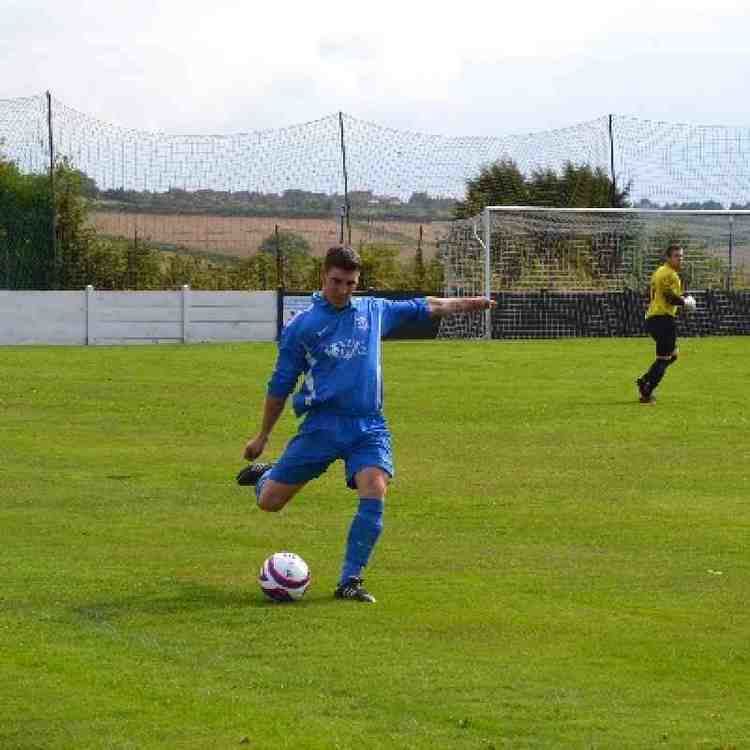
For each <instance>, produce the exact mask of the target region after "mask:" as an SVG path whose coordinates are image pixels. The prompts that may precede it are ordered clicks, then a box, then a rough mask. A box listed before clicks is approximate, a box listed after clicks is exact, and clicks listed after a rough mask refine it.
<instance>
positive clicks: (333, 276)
mask: <svg viewBox="0 0 750 750" xmlns="http://www.w3.org/2000/svg"><path fill="white" fill-rule="evenodd" d="M358 283H359V271H345V270H344V269H343V268H336V267H335V266H334V267H333V268H331V269H330V270H329V271H324V272H323V296H324V297H325V298H326V299H327V300H328V301H329V302H330V303H331V304H332V305H333V306H334V307H346V306H347V305H348V304H349V300H350V299H351V298H352V294H354V290H355V289H356V288H357V284H358Z"/></svg>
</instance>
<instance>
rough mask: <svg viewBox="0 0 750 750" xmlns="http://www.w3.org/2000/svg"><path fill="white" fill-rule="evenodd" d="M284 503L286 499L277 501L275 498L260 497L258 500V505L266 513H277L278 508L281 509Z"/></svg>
mask: <svg viewBox="0 0 750 750" xmlns="http://www.w3.org/2000/svg"><path fill="white" fill-rule="evenodd" d="M285 505H286V500H281V501H279V500H278V499H276V498H266V497H261V498H260V500H258V507H259V508H260V509H261V510H264V511H266V513H278V512H279V511H280V510H283V508H284V506H285Z"/></svg>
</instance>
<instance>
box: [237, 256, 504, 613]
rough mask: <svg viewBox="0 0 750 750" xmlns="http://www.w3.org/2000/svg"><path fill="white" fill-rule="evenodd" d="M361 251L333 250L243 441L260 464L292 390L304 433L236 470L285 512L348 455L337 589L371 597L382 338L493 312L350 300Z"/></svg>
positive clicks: (435, 303)
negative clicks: (346, 515) (418, 324)
mask: <svg viewBox="0 0 750 750" xmlns="http://www.w3.org/2000/svg"><path fill="white" fill-rule="evenodd" d="M360 268H361V262H360V258H359V255H358V254H357V253H356V252H355V251H354V250H352V249H351V248H349V247H332V248H331V249H330V250H329V251H328V253H327V255H326V258H325V262H324V264H323V274H322V285H323V286H322V290H321V291H320V292H316V293H315V294H314V295H313V298H312V304H311V305H310V307H309V308H307V309H306V310H304V311H302V312H300V313H299V314H298V315H296V316H295V317H294V319H293V320H292V321H291V322H290V323H289V324H288V325H287V326H286V327H285V328H284V331H283V333H282V335H281V340H280V342H279V353H278V358H277V360H276V367H275V369H274V371H273V375H272V376H271V380H270V382H269V384H268V391H267V394H266V400H265V406H264V410H263V419H262V424H261V428H260V430H259V432H258V433H257V434H256V435H255V437H253V438H252V439H251V440H250V441H249V442H248V443H247V445H246V446H245V452H244V457H245V458H246V459H247V460H248V461H254V460H255V459H257V458H258V457H260V455H261V454H262V453H263V451H264V450H265V447H266V444H267V442H268V437H269V435H270V434H271V431H272V430H273V428H274V425H275V424H276V422H277V421H278V419H279V417H280V416H281V413H282V411H283V410H284V405H285V403H286V399H287V397H288V396H289V394H291V393H292V391H293V390H294V387H295V385H296V383H297V379H298V378H299V376H300V375H304V379H303V382H302V385H301V387H300V389H299V390H298V391H297V392H296V393H295V394H294V397H293V406H294V411H295V414H296V415H297V416H298V417H301V416H303V415H304V416H305V419H304V421H303V422H302V424H301V425H300V427H299V430H298V432H297V434H296V435H295V436H294V437H293V438H292V439H291V440H290V441H289V443H288V444H287V446H286V448H285V450H284V452H283V454H282V455H281V457H280V458H279V459H278V461H276V462H275V463H252V464H250V465H249V466H246V467H245V468H244V469H242V471H240V473H239V474H238V475H237V482H238V483H239V484H241V485H254V486H255V495H256V498H257V502H258V507H259V508H260V509H261V510H265V511H271V512H274V511H280V510H281V509H282V508H283V507H284V506H285V505H286V504H287V503H288V502H289V501H290V500H291V499H292V498H293V497H294V496H295V495H296V494H297V493H298V492H299V491H300V490H301V489H302V488H303V487H304V486H305V484H307V482H309V481H310V480H311V479H314V478H316V477H319V476H320V475H321V474H323V473H324V472H325V471H326V469H327V468H328V467H329V466H330V465H331V463H333V462H334V461H335V460H337V459H343V461H344V463H345V469H346V484H347V486H348V487H349V488H350V489H353V490H356V491H357V493H358V495H359V507H358V509H357V512H356V515H355V516H354V519H353V521H352V524H351V527H350V529H349V534H348V537H347V542H346V549H345V554H344V563H343V566H342V569H341V578H340V580H339V584H338V586H337V587H336V590H335V591H334V596H335V597H337V598H339V599H353V600H356V601H361V602H374V601H375V597H374V596H373V595H372V594H370V593H369V592H368V591H367V590H366V589H365V587H364V585H363V580H362V570H363V568H364V567H365V566H366V565H367V563H368V561H369V559H370V555H371V554H372V551H373V549H374V547H375V544H376V543H377V541H378V538H379V537H380V534H381V532H382V530H383V503H384V499H385V494H386V490H387V488H388V483H389V481H390V480H391V479H392V477H393V474H394V469H393V458H392V455H391V436H390V432H389V430H388V425H387V424H386V421H385V418H384V417H383V412H382V408H383V381H382V367H381V339H382V337H383V336H385V335H386V334H387V333H388V332H389V331H391V330H393V329H394V328H396V327H397V326H399V325H401V324H402V323H406V322H408V321H423V320H428V319H429V318H431V317H439V316H442V315H450V314H452V313H466V312H474V311H479V310H486V309H488V308H490V307H494V306H495V302H493V301H491V300H489V299H487V298H486V297H461V298H448V299H446V298H440V297H421V298H417V299H411V300H398V301H395V300H385V299H378V298H375V297H353V296H352V295H353V293H354V291H355V289H356V288H357V283H358V282H359V273H360Z"/></svg>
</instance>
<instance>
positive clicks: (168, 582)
mask: <svg viewBox="0 0 750 750" xmlns="http://www.w3.org/2000/svg"><path fill="white" fill-rule="evenodd" d="M749 343H750V340H748V339H742V338H734V339H732V338H726V339H693V340H683V341H682V350H683V356H682V358H681V360H680V362H679V363H678V364H677V365H676V366H675V367H673V368H671V369H670V371H669V372H668V373H667V376H666V378H665V380H664V383H663V385H662V387H661V389H660V400H659V403H658V405H657V406H655V407H648V406H641V405H639V404H637V403H636V402H635V400H634V393H635V389H634V386H633V382H632V381H633V378H634V376H635V375H636V374H638V373H639V372H640V371H642V370H643V369H645V367H646V366H647V365H648V363H649V361H650V358H651V351H652V347H651V345H650V343H648V342H647V341H645V340H643V339H639V340H638V339H636V340H583V341H562V342H520V343H494V344H491V345H486V344H483V343H457V342H456V343H453V342H451V343H437V342H425V343H393V344H388V345H386V347H385V381H386V407H387V414H388V416H389V419H390V423H391V427H392V429H393V433H394V446H395V455H396V465H397V479H396V482H395V483H394V484H393V486H392V488H391V492H390V494H389V498H388V502H387V505H388V509H387V512H386V533H385V534H384V535H383V538H382V540H381V543H380V546H379V548H378V550H377V552H376V555H375V559H374V561H373V564H372V566H371V568H370V570H368V575H367V582H368V586H369V587H370V588H371V589H372V591H373V592H374V593H375V594H376V595H377V596H378V599H379V602H378V604H377V605H375V606H374V607H368V606H366V605H358V604H355V603H350V602H339V601H335V600H333V599H332V597H331V591H332V589H333V586H334V584H335V579H336V575H337V572H338V568H339V563H340V557H341V553H342V549H343V541H344V537H345V534H346V530H347V527H348V524H349V521H350V519H351V515H352V512H353V509H354V507H355V500H356V498H355V497H354V495H353V494H352V493H351V492H349V491H347V490H346V489H345V488H344V484H343V470H342V468H341V466H340V464H337V465H336V466H335V467H334V468H333V469H332V470H331V471H330V472H329V474H328V475H326V476H325V477H323V478H322V479H320V480H318V481H317V482H315V483H313V484H311V485H310V486H309V488H308V489H307V490H306V491H305V493H304V494H303V495H301V496H299V497H298V498H295V500H294V501H293V502H292V504H291V505H290V507H288V508H287V509H286V510H285V511H284V512H283V513H281V514H264V513H262V512H260V511H258V510H257V509H256V508H255V507H254V505H253V502H252V501H251V498H250V497H249V495H248V493H247V492H246V491H243V490H242V489H241V488H238V487H236V486H235V485H234V484H233V481H232V479H233V476H234V473H235V472H236V470H237V469H238V468H239V467H240V466H241V465H242V462H241V461H240V455H241V452H242V448H243V446H244V442H245V439H246V437H247V436H248V435H249V434H250V433H251V432H253V430H254V429H255V427H256V425H257V423H258V418H259V414H260V410H261V403H262V398H263V393H264V388H265V383H266V382H267V378H268V373H269V369H270V367H271V365H272V362H273V357H274V348H273V347H272V346H271V345H262V344H260V345H231V346H189V347H170V346H160V347H153V348H150V347H149V348H137V347H132V348H94V347H92V348H88V349H86V348H5V349H0V386H1V387H0V420H1V421H0V498H1V500H0V570H1V571H2V573H1V574H0V581H2V585H1V587H0V748H2V750H13V749H21V748H23V749H24V750H27V749H30V748H45V749H47V748H66V749H67V748H74V749H78V748H118V749H122V750H125V749H131V748H170V749H173V748H232V747H238V748H239V747H248V748H251V749H252V750H259V749H261V748H269V749H272V750H276V749H277V748H294V749H302V750H307V749H308V748H309V749H316V748H321V749H325V750H329V749H331V748H342V749H346V750H348V749H350V748H356V749H357V750H361V749H364V748H429V749H430V750H436V749H438V748H450V749H453V748H455V749H456V750H462V749H464V748H474V749H476V750H490V748H493V747H494V748H535V749H536V748H605V749H607V750H609V749H610V748H680V749H683V748H705V749H706V750H715V749H718V748H724V749H728V748H743V747H749V746H750V739H749V738H750V650H749V649H748V642H749V641H748V639H749V638H750V635H749V634H750V610H749V609H748V602H750V584H749V583H748V581H749V580H750V556H749V554H748V532H750V503H749V502H748V501H750V447H749V446H750V417H749V416H748V408H747V405H748V395H747V394H748V386H749V385H750V357H749V356H748V344H749ZM293 429H294V422H293V419H292V418H291V416H289V415H285V416H284V417H283V418H282V421H281V422H280V423H279V425H278V427H277V430H276V433H275V435H274V437H273V439H272V445H271V446H270V448H269V451H268V454H269V455H270V456H273V455H276V454H277V453H278V452H279V450H280V449H281V448H282V447H283V445H284V442H285V441H286V439H288V438H289V437H290V436H291V434H292V431H293ZM280 549H292V550H294V551H296V552H298V553H299V554H301V555H302V556H303V557H304V558H305V559H306V560H307V561H308V562H309V564H310V566H311V568H312V571H313V576H314V585H313V587H312V588H311V590H310V592H309V593H308V595H307V597H306V598H305V600H303V601H302V602H301V603H299V604H295V605H291V606H290V605H286V606H284V605H275V604H273V603H267V602H265V601H264V600H263V599H262V597H261V594H260V593H259V590H258V588H257V585H256V582H255V575H256V572H257V569H258V568H259V566H260V563H261V561H262V560H263V558H264V557H265V556H266V555H268V554H269V553H271V552H273V551H277V550H280ZM243 740H244V742H243Z"/></svg>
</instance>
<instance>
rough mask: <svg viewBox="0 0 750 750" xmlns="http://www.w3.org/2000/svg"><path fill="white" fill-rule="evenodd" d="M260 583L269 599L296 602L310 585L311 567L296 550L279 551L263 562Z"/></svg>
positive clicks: (259, 576)
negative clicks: (296, 553) (295, 552)
mask: <svg viewBox="0 0 750 750" xmlns="http://www.w3.org/2000/svg"><path fill="white" fill-rule="evenodd" d="M258 583H259V584H260V588H261V590H262V591H263V593H264V594H265V595H266V596H267V597H268V598H269V599H273V600H274V601H277V602H296V601H298V600H299V599H301V598H302V597H303V596H304V595H305V591H307V587H308V586H309V585H310V568H308V567H307V563H306V562H305V561H304V560H303V559H302V558H301V557H300V556H299V555H295V554H294V552H277V553H276V554H274V555H271V557H269V558H268V559H267V560H266V561H265V562H264V563H263V566H262V567H261V569H260V573H259V574H258Z"/></svg>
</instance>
